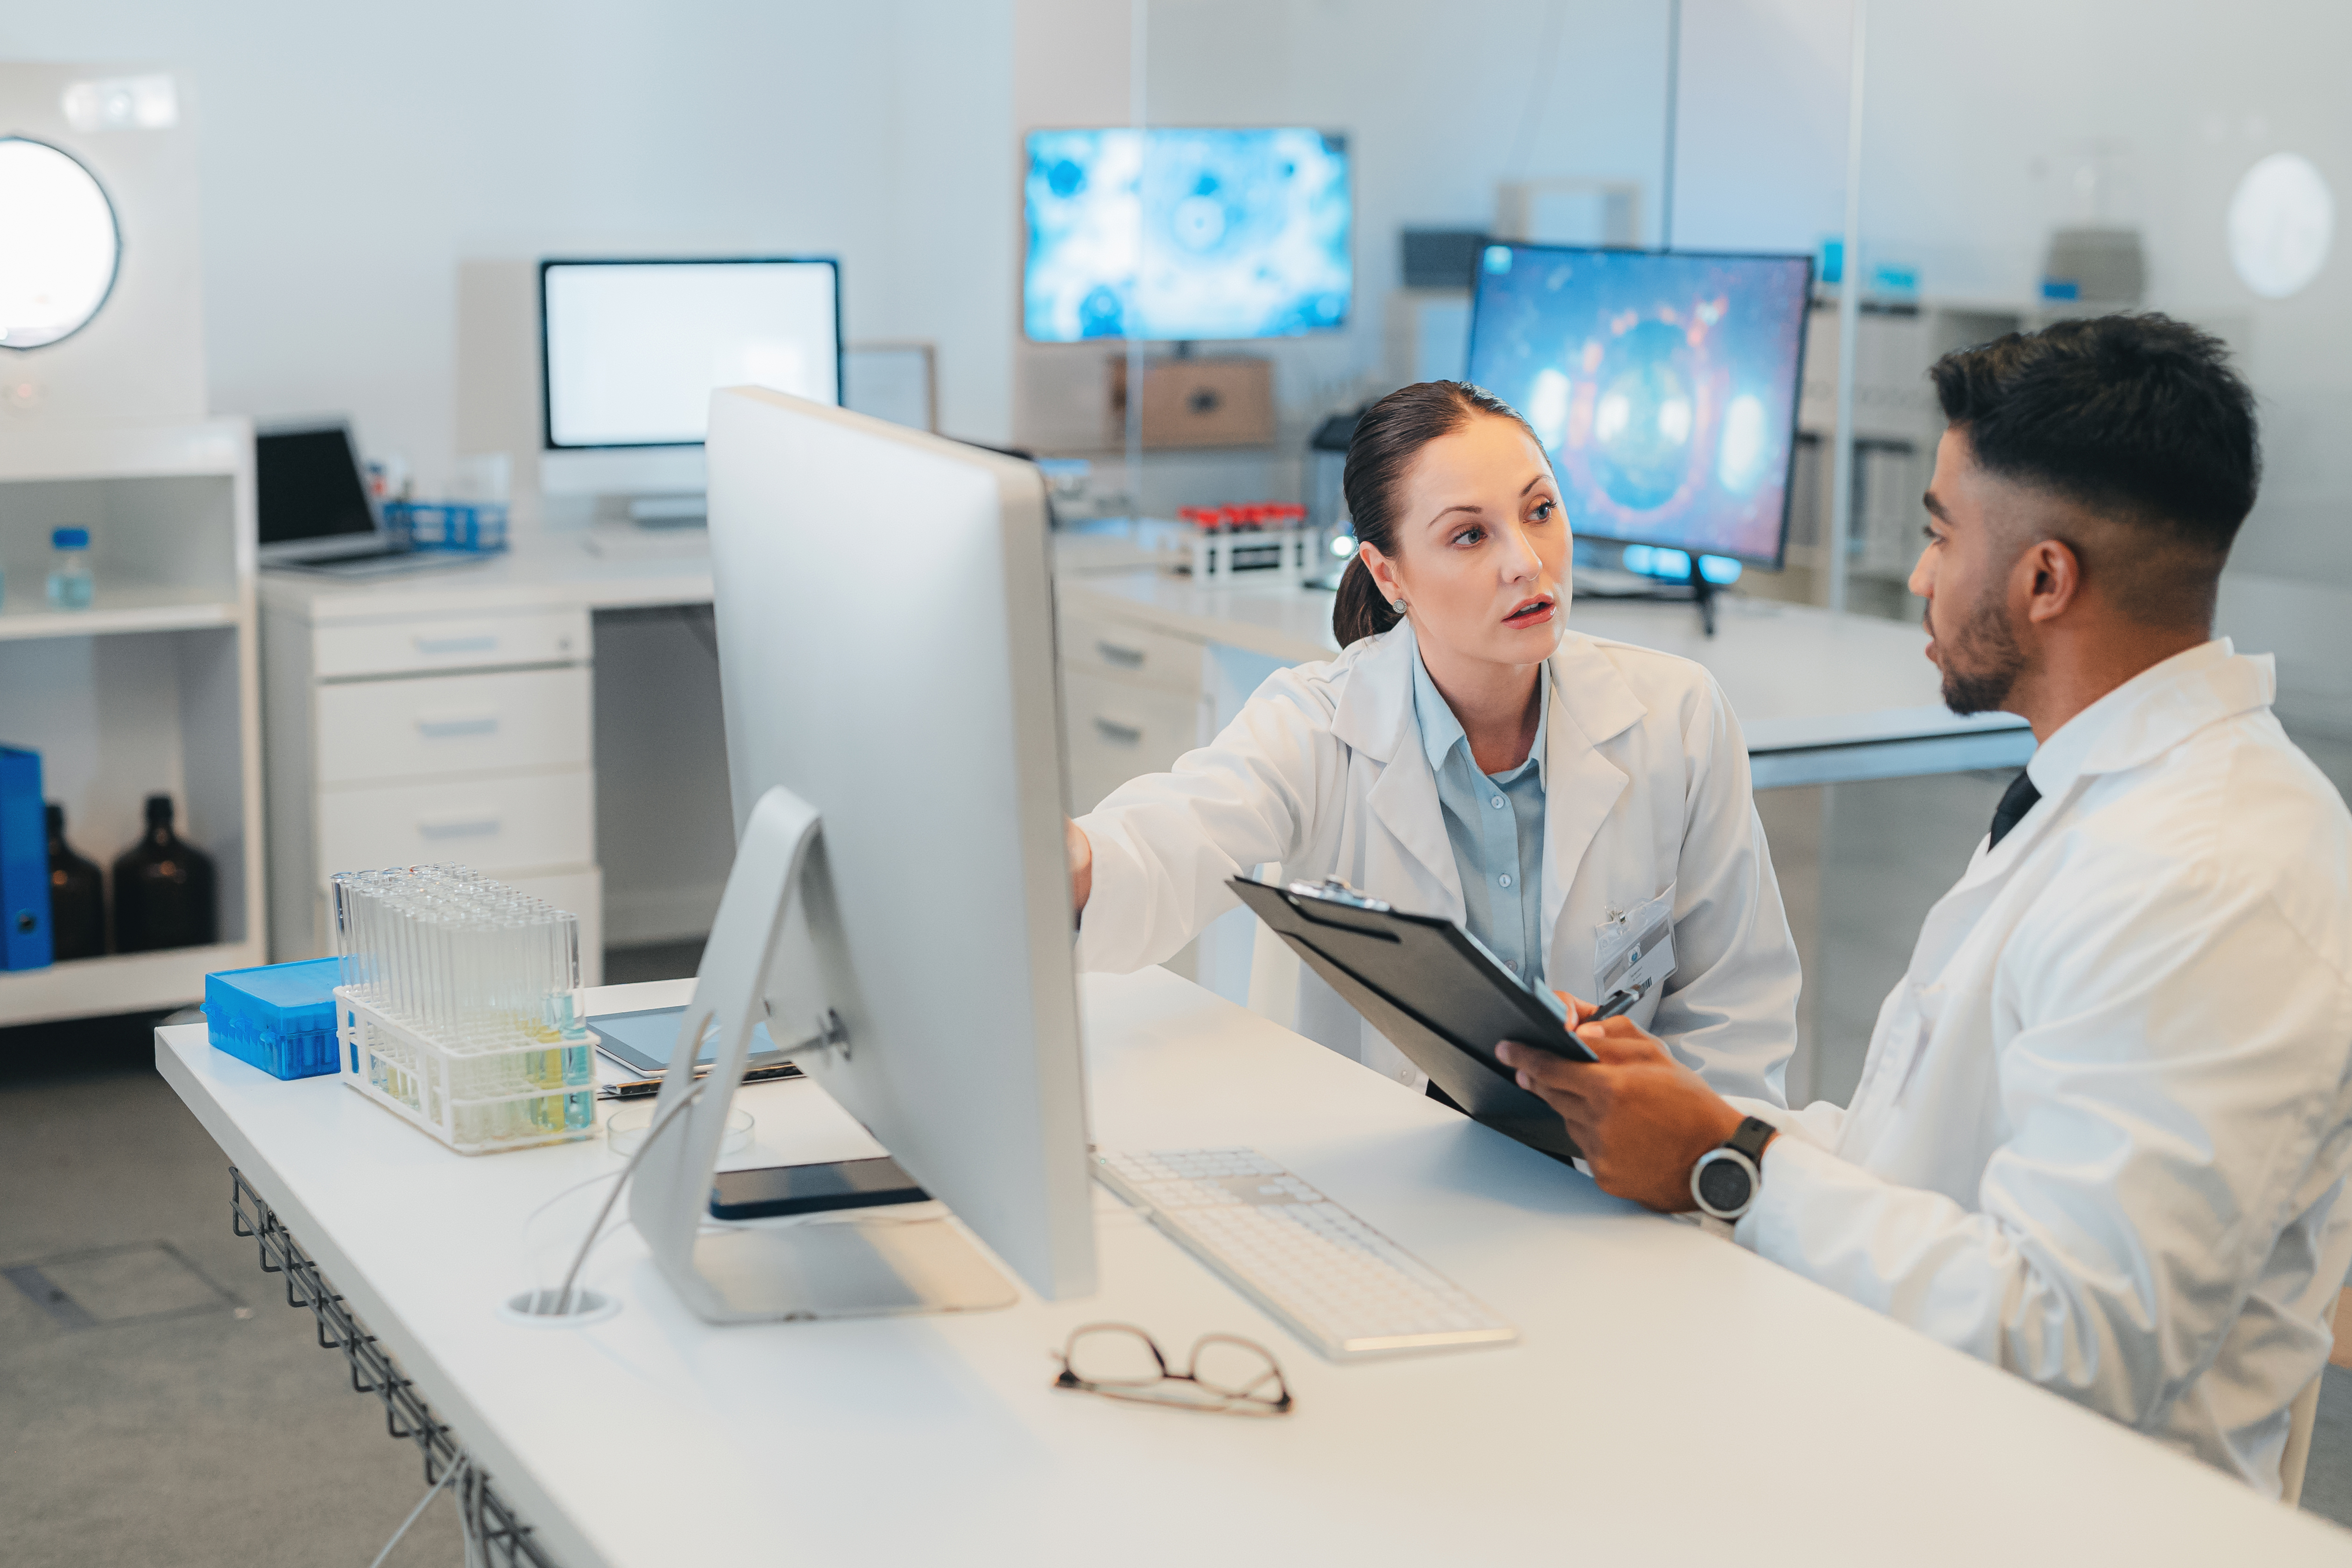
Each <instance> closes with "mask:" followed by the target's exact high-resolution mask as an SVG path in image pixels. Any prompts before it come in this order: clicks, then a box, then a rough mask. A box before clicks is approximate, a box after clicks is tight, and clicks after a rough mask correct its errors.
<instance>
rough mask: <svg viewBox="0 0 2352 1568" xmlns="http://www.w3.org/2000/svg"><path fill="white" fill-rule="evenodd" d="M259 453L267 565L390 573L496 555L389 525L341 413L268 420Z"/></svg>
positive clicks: (344, 573)
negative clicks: (444, 545)
mask: <svg viewBox="0 0 2352 1568" xmlns="http://www.w3.org/2000/svg"><path fill="white" fill-rule="evenodd" d="M253 457H254V489H255V492H256V494H255V501H256V507H257V511H258V513H259V516H258V520H257V521H258V523H259V532H260V536H261V551H260V560H261V564H262V565H263V566H264V567H268V568H274V569H278V570H281V571H292V572H320V573H326V574H330V575H332V576H337V577H385V576H394V575H398V574H404V573H408V572H426V571H433V570H436V569H437V568H441V567H448V566H467V565H477V564H479V563H481V562H483V561H485V560H488V559H489V558H488V556H485V555H475V554H469V553H467V552H463V551H453V550H418V549H416V548H415V547H414V546H412V545H410V544H408V543H407V542H404V541H402V540H398V539H394V537H393V536H392V535H391V534H390V533H387V532H386V531H384V526H383V511H382V509H381V508H379V507H378V506H377V505H376V500H375V498H374V497H373V496H372V495H370V494H369V493H368V487H367V481H366V480H365V479H363V478H362V477H361V474H360V462H359V453H358V451H357V449H356V448H355V447H353V446H352V431H351V426H349V425H347V424H345V423H344V422H343V421H341V420H340V419H331V420H313V421H310V422H308V423H305V424H299V425H271V426H263V427H262V428H261V429H259V430H257V431H256V432H255V434H254V443H253Z"/></svg>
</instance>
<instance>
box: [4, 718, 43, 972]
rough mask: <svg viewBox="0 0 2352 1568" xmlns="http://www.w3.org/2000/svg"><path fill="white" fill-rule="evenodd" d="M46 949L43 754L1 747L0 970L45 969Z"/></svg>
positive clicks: (13, 747)
mask: <svg viewBox="0 0 2352 1568" xmlns="http://www.w3.org/2000/svg"><path fill="white" fill-rule="evenodd" d="M49 953H50V949H49V829H48V819H47V816H45V815H44V814H43V812H42V810H41V753H40V752H27V751H23V750H20V749H19V748H17V747H15V746H0V969H47V967H48V966H49Z"/></svg>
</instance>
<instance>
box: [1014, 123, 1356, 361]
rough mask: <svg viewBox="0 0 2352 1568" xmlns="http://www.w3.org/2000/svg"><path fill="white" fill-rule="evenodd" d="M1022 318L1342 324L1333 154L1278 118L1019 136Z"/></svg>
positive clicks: (1327, 140)
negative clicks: (1024, 154)
mask: <svg viewBox="0 0 2352 1568" xmlns="http://www.w3.org/2000/svg"><path fill="white" fill-rule="evenodd" d="M1026 205H1027V208H1028V217H1029V257H1028V264H1027V266H1026V268H1024V279H1023V321H1024V330H1025V331H1027V333H1028V335H1029V337H1030V338H1031V339H1032V340H1033V341H1035V342H1080V341H1082V340H1085V339H1087V338H1119V337H1128V336H1135V337H1141V338H1150V339H1160V340H1171V339H1174V340H1188V339H1198V338H1218V339H1232V338H1267V337H1286V336H1290V335H1292V334H1294V333H1298V332H1307V331H1318V330H1321V329H1328V328H1333V327H1339V326H1343V325H1345V324H1346V322H1347V319H1348V307H1349V299H1350V296H1351V294H1352V292H1353V289H1354V268H1353V265H1352V261H1351V258H1350V253H1349V242H1350V241H1349V189H1348V154H1347V147H1346V143H1345V142H1343V141H1341V139H1339V137H1336V136H1330V135H1327V134H1325V133H1323V132H1318V131H1312V130H1302V129H1297V128H1286V129H1276V130H1250V131H1195V130H1174V129H1155V130H1151V131H1149V132H1139V131H1134V130H1106V131H1039V132H1032V133H1031V135H1030V137H1029V174H1028V179H1027V200H1026Z"/></svg>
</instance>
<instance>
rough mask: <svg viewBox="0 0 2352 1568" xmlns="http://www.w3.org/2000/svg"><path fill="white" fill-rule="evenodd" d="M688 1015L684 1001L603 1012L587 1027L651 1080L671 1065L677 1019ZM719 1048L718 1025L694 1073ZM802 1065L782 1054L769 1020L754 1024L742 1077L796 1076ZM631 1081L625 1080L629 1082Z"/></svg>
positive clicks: (607, 1049)
mask: <svg viewBox="0 0 2352 1568" xmlns="http://www.w3.org/2000/svg"><path fill="white" fill-rule="evenodd" d="M684 1016H686V1009H685V1008H683V1007H648V1008H646V1009H644V1010H642V1011H640V1012H635V1013H602V1014H598V1015H597V1016H594V1017H592V1018H590V1019H589V1020H588V1032H589V1033H590V1034H592V1035H593V1036H595V1037H596V1048H597V1049H598V1050H599V1051H601V1052H603V1053H604V1055H605V1056H606V1057H608V1058H611V1059H613V1060H614V1061H615V1062H618V1063H619V1064H620V1065H621V1066H623V1067H625V1068H628V1069H629V1070H630V1071H631V1072H633V1073H635V1074H636V1075H637V1078H638V1079H640V1080H644V1081H646V1082H650V1081H652V1080H655V1079H659V1078H660V1077H661V1075H662V1074H663V1073H665V1072H667V1071H668V1070H669V1054H670V1052H671V1051H673V1050H675V1049H677V1021H678V1020H679V1019H680V1018H682V1017H684ZM718 1049H719V1032H718V1031H717V1030H716V1029H714V1030H712V1031H711V1032H710V1033H709V1035H707V1036H705V1037H703V1041H702V1053H701V1055H699V1056H698V1057H696V1058H694V1067H695V1076H696V1077H697V1078H699V1077H701V1076H702V1074H703V1073H704V1072H706V1071H708V1070H709V1067H710V1063H711V1061H712V1059H713V1055H714V1053H715V1052H717V1050H718ZM799 1074H800V1068H796V1067H794V1066H793V1065H792V1064H791V1063H790V1062H788V1061H786V1060H784V1059H783V1058H782V1056H781V1055H779V1054H778V1052H777V1050H776V1047H775V1044H774V1042H773V1041H772V1040H770V1039H769V1038H768V1026H766V1025H765V1024H754V1025H753V1026H751V1058H750V1066H749V1068H748V1069H747V1070H746V1071H745V1073H744V1075H743V1078H744V1081H745V1082H747V1083H748V1082H752V1081H755V1080H757V1079H761V1078H794V1077H798V1076H799ZM625 1087H626V1086H625Z"/></svg>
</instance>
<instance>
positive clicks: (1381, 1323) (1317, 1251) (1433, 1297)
mask: <svg viewBox="0 0 2352 1568" xmlns="http://www.w3.org/2000/svg"><path fill="white" fill-rule="evenodd" d="M1095 1175H1096V1177H1097V1179H1099V1180H1100V1181H1101V1183H1102V1184H1103V1185H1105V1186H1107V1187H1108V1188H1109V1189H1110V1190H1111V1191H1112V1192H1114V1193H1117V1194H1118V1195H1119V1196H1120V1197H1122V1198H1124V1199H1126V1200H1127V1201H1128V1202H1129V1203H1130V1204H1132V1205H1135V1206H1136V1207H1137V1208H1139V1209H1141V1210H1143V1211H1144V1212H1145V1213H1146V1214H1147V1215H1149V1216H1150V1220H1151V1223H1152V1224H1153V1225H1155V1226H1159V1227H1160V1229H1161V1230H1163V1231H1166V1232H1167V1233H1168V1234H1169V1235H1170V1236H1171V1237H1174V1238H1175V1239H1176V1240H1177V1241H1178V1242H1180V1243H1181V1244H1182V1246H1183V1247H1184V1248H1185V1249H1186V1250H1187V1251H1189V1252H1191V1253H1192V1255H1193V1256H1194V1257H1195V1258H1199V1259H1200V1260H1201V1261H1202V1262H1203V1263H1205V1264H1207V1265H1208V1266H1209V1267H1210V1268H1213V1269H1215V1270H1216V1271H1217V1272H1218V1273H1220V1274H1222V1275H1223V1276H1224V1277H1225V1279H1227V1280H1229V1281H1231V1282H1232V1284H1233V1285H1234V1288H1235V1289H1238V1290H1240V1291H1241V1292H1242V1294H1243V1295H1244V1296H1247V1297H1248V1298H1249V1299H1250V1300H1253V1301H1255V1302H1256V1303H1257V1304H1258V1305H1259V1306H1261V1307H1263V1308H1265V1310H1267V1311H1269V1312H1271V1313H1273V1314H1274V1315H1275V1316H1276V1318H1278V1319H1280V1320H1281V1321H1282V1323H1283V1326H1284V1327H1286V1328H1287V1329H1289V1330H1290V1331H1291V1332H1293V1333H1295V1334H1297V1336H1298V1337H1299V1338H1300V1339H1302V1340H1305V1341H1306V1342H1307V1343H1308V1344H1310V1345H1313V1346H1314V1347H1315V1348H1316V1349H1317V1350H1318V1351H1320V1352H1323V1353H1324V1354H1325V1355H1327V1356H1329V1357H1330V1358H1331V1359H1332V1360H1334V1361H1356V1360H1360V1359H1361V1358H1363V1357H1366V1356H1381V1355H1398V1354H1403V1353H1408V1352H1415V1351H1433V1350H1454V1349H1458V1348H1465V1347H1468V1346H1472V1345H1499V1344H1508V1343H1510V1342H1512V1341H1513V1340H1516V1339H1517V1338H1518V1337H1519V1331H1518V1330H1517V1329H1515V1328H1513V1327H1511V1325H1510V1324H1508V1323H1507V1322H1505V1321H1503V1320H1502V1319H1500V1318H1498V1317H1496V1315H1495V1314H1494V1313H1493V1312H1491V1311H1489V1310H1486V1308H1485V1307H1483V1306H1481V1305H1479V1304H1478V1303H1477V1302H1476V1301H1475V1300H1472V1299H1471V1298H1470V1297H1468V1296H1466V1295H1465V1294H1463V1292H1462V1291H1460V1290H1459V1289H1455V1288H1454V1286H1453V1285H1452V1284H1450V1283H1448V1282H1447V1281H1446V1279H1444V1276H1442V1275H1440V1274H1439V1273H1438V1272H1437V1271H1436V1270H1435V1269H1433V1268H1430V1267H1429V1265H1427V1264H1425V1263H1423V1262H1422V1261H1421V1260H1420V1259H1419V1258H1415V1257H1413V1256H1412V1254H1411V1253H1409V1252H1407V1251H1406V1250H1405V1249H1404V1248H1403V1247H1399V1246H1398V1245H1397V1244H1396V1243H1395V1242H1393V1241H1391V1240H1390V1239H1389V1238H1388V1237H1384V1236H1382V1235H1381V1233H1380V1232H1379V1231H1376V1230H1374V1229H1373V1228H1372V1227H1371V1226H1368V1225H1366V1224H1365V1223H1364V1222H1363V1221H1362V1220H1360V1219H1358V1218H1357V1217H1356V1216H1355V1215H1351V1214H1349V1212H1348V1211H1347V1210H1346V1209H1343V1208H1341V1207H1340V1206H1339V1205H1338V1204H1335V1203H1333V1202H1332V1201H1331V1200H1330V1199H1329V1198H1327V1197H1325V1196H1324V1195H1323V1194H1321V1193H1318V1192H1317V1191H1316V1190H1315V1189H1314V1188H1313V1187H1310V1186H1308V1185H1307V1184H1306V1183H1305V1182H1302V1181H1300V1180H1299V1179H1298V1178H1297V1176H1294V1175H1292V1174H1291V1173H1289V1172H1287V1171H1286V1170H1284V1169H1283V1168H1282V1167H1281V1166H1280V1165H1277V1164H1276V1163H1274V1162H1273V1161H1271V1160H1269V1159H1267V1158H1266V1157H1265V1155H1263V1154H1261V1153H1259V1152H1257V1151H1255V1149H1160V1150H1154V1151H1152V1152H1150V1153H1141V1154H1122V1153H1107V1152H1101V1151H1097V1152H1096V1154H1095Z"/></svg>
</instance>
